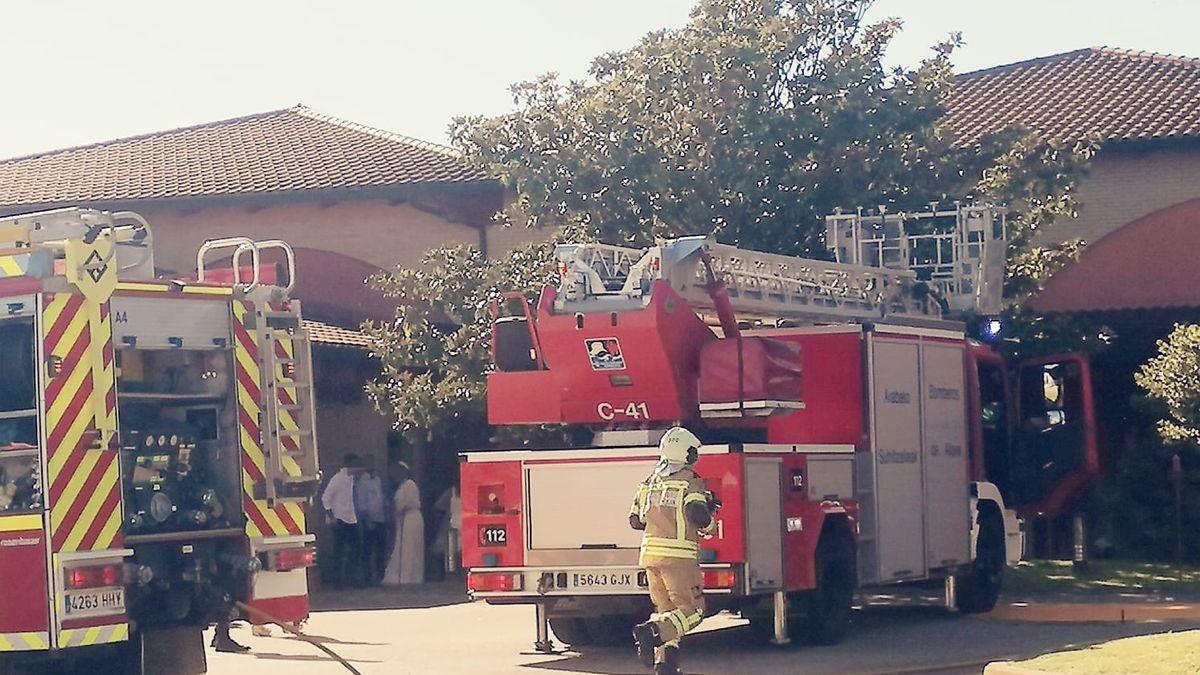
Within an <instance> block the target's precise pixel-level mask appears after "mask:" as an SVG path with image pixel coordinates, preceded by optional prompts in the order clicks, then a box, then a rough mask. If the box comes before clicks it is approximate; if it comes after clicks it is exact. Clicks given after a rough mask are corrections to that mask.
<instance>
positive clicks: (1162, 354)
mask: <svg viewBox="0 0 1200 675" xmlns="http://www.w3.org/2000/svg"><path fill="white" fill-rule="evenodd" d="M1134 379H1135V380H1136V381H1137V383H1138V386H1139V387H1141V388H1142V389H1145V390H1146V394H1147V395H1148V396H1149V397H1150V399H1151V400H1153V401H1155V402H1156V403H1157V404H1158V405H1159V406H1160V407H1161V410H1162V417H1161V419H1160V420H1159V422H1158V432H1159V434H1160V435H1161V436H1162V438H1163V440H1164V441H1166V442H1167V443H1170V444H1175V443H1184V444H1187V445H1190V446H1191V447H1192V449H1193V450H1194V449H1197V448H1200V325H1197V324H1176V326H1175V330H1173V331H1171V334H1170V335H1168V336H1167V339H1165V340H1159V341H1158V355H1157V356H1155V357H1154V358H1152V359H1150V360H1149V361H1147V362H1146V363H1145V365H1143V366H1142V368H1141V370H1139V371H1138V373H1137V374H1136V375H1134Z"/></svg>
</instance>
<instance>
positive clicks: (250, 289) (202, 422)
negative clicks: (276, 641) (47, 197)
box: [0, 208, 319, 674]
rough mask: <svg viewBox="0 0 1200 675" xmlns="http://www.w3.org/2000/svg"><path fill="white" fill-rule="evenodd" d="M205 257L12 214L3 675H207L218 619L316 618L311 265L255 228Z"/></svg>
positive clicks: (4, 275) (94, 215)
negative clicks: (74, 671)
mask: <svg viewBox="0 0 1200 675" xmlns="http://www.w3.org/2000/svg"><path fill="white" fill-rule="evenodd" d="M266 251H273V252H275V253H279V254H280V256H279V257H280V258H281V259H282V260H284V265H285V267H286V268H287V269H286V272H284V271H282V270H279V271H277V270H275V269H274V268H273V267H269V266H264V265H263V264H262V263H263V260H262V254H263V253H264V252H266ZM216 255H220V256H221V257H222V258H223V259H227V260H228V261H229V263H230V264H227V265H224V266H214V265H212V262H211V260H210V259H211V258H213V257H214V256H216ZM196 262H197V274H196V276H194V277H190V278H182V277H175V278H163V277H160V276H158V275H157V274H156V273H155V267H154V250H153V246H152V237H151V234H150V228H149V227H148V225H147V223H146V221H145V220H144V219H142V218H141V217H140V216H138V215H137V214H135V213H130V212H117V213H109V212H105V211H98V210H91V209H79V208H67V209H59V210H54V211H46V212H41V213H32V214H25V215H18V216H10V217H4V218H0V673H4V672H8V671H9V670H10V669H12V668H17V667H23V666H34V667H46V668H47V669H48V670H47V672H66V671H68V670H69V669H70V668H71V667H73V666H76V665H80V664H85V667H86V668H88V669H91V670H94V671H97V672H120V673H143V672H148V673H168V672H169V673H180V674H184V673H197V672H203V671H204V669H205V658H204V645H203V643H202V632H203V631H204V629H205V628H206V627H207V626H209V625H210V624H212V623H213V622H217V621H223V620H229V619H232V618H235V617H238V616H240V617H242V618H246V619H250V620H252V621H253V622H255V623H262V622H263V621H264V620H265V619H264V617H266V616H270V617H272V618H273V620H279V621H285V622H300V621H303V620H304V619H305V618H306V617H307V616H308V586H307V568H308V567H309V566H311V565H312V564H313V555H314V542H313V535H311V534H309V533H308V530H307V528H306V526H305V515H306V514H305V503H306V501H307V500H308V499H309V498H310V497H311V495H312V494H313V492H314V490H315V488H316V486H317V483H318V480H319V475H318V470H317V448H316V442H315V435H314V428H313V398H312V365H311V355H310V345H309V342H308V337H307V334H306V331H305V330H304V326H303V324H302V323H301V319H300V303H299V302H298V301H297V300H295V299H293V298H291V296H290V294H291V291H292V287H293V284H294V281H295V265H294V255H293V254H292V251H291V248H290V247H289V246H288V245H287V244H286V243H284V242H282V241H278V240H270V241H252V240H250V239H246V238H241V237H238V238H232V239H223V240H215V241H209V242H206V243H205V244H204V245H203V246H202V248H201V249H200V251H199V253H198V255H197V261H196ZM284 274H286V277H285V276H283V275H284ZM237 608H241V609H237ZM246 608H249V610H250V611H249V616H247V615H246Z"/></svg>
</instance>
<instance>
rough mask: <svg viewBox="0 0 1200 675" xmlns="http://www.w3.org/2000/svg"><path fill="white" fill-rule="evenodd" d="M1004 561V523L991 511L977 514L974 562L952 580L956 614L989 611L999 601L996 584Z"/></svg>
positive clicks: (999, 581)
mask: <svg viewBox="0 0 1200 675" xmlns="http://www.w3.org/2000/svg"><path fill="white" fill-rule="evenodd" d="M1006 564H1007V559H1006V556H1005V553H1004V523H1003V521H1001V520H1000V517H999V516H998V515H996V514H995V513H994V512H992V511H990V510H989V511H981V512H980V513H979V541H978V542H977V543H976V545H975V560H973V561H971V566H970V567H969V568H968V569H967V571H966V572H964V573H963V574H960V575H958V576H956V577H954V598H955V601H956V602H955V604H956V605H957V607H958V611H960V612H962V613H963V614H978V613H980V612H988V611H991V609H992V608H993V607H995V606H996V601H997V600H998V599H999V598H1000V583H1001V580H1002V579H1003V577H1004V567H1005V565H1006Z"/></svg>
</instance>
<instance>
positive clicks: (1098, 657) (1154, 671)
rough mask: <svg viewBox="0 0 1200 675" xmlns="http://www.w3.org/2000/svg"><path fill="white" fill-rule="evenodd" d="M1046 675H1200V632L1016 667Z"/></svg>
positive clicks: (1135, 640) (1127, 641)
mask: <svg viewBox="0 0 1200 675" xmlns="http://www.w3.org/2000/svg"><path fill="white" fill-rule="evenodd" d="M1017 665H1019V666H1021V667H1023V668H1029V669H1031V670H1037V671H1042V672H1047V673H1111V674H1116V673H1144V674H1145V675H1158V674H1160V673H1161V674H1163V675H1166V674H1167V673H1197V672H1200V631H1195V630H1192V631H1184V632H1181V633H1166V634H1163V635H1144V636H1141V637H1131V638H1124V639H1121V640H1113V641H1112V642H1105V643H1103V644H1099V645H1096V646H1094V647H1088V648H1087V649H1079V650H1075V651H1069V652H1057V653H1054V654H1046V655H1043V656H1039V657H1037V658H1036V659H1030V660H1028V661H1022V662H1021V663H1019V664H1017Z"/></svg>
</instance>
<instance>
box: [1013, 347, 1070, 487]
mask: <svg viewBox="0 0 1200 675" xmlns="http://www.w3.org/2000/svg"><path fill="white" fill-rule="evenodd" d="M1018 395H1019V397H1020V410H1021V418H1020V423H1019V425H1018V433H1019V435H1020V436H1019V439H1018V442H1017V446H1018V447H1017V448H1016V452H1017V454H1018V459H1017V460H1016V461H1015V462H1014V465H1013V469H1012V479H1013V488H1014V489H1015V491H1016V493H1017V494H1016V497H1017V503H1018V504H1033V503H1036V502H1038V501H1040V500H1042V499H1044V498H1045V497H1046V495H1047V494H1049V492H1050V491H1051V490H1053V489H1054V487H1055V486H1057V485H1058V484H1059V483H1060V481H1062V480H1063V479H1064V478H1065V477H1066V476H1068V475H1069V474H1071V473H1073V472H1075V471H1078V470H1080V469H1081V468H1082V467H1083V466H1084V463H1085V461H1086V456H1087V453H1086V450H1087V444H1086V433H1085V432H1086V429H1085V423H1084V422H1085V420H1084V415H1083V410H1084V409H1083V405H1084V402H1083V382H1082V373H1081V367H1080V364H1079V363H1077V362H1076V361H1074V360H1065V361H1059V362H1053V363H1032V364H1028V365H1025V366H1023V367H1022V369H1021V378H1020V390H1019V392H1018Z"/></svg>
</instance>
